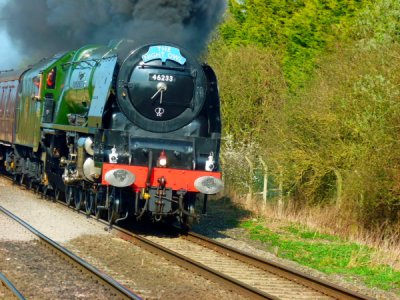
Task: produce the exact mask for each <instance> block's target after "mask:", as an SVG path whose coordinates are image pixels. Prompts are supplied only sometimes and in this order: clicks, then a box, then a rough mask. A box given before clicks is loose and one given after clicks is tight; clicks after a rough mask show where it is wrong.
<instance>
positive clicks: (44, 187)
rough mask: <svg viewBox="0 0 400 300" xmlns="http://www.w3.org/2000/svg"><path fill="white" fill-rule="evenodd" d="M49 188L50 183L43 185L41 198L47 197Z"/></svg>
mask: <svg viewBox="0 0 400 300" xmlns="http://www.w3.org/2000/svg"><path fill="white" fill-rule="evenodd" d="M48 190H49V186H48V185H44V186H43V190H42V194H41V195H40V198H42V199H47V191H48Z"/></svg>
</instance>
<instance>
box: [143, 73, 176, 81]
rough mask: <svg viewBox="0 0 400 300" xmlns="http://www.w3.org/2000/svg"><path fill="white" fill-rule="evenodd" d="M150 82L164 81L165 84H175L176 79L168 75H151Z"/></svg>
mask: <svg viewBox="0 0 400 300" xmlns="http://www.w3.org/2000/svg"><path fill="white" fill-rule="evenodd" d="M149 80H150V81H163V82H175V81H176V77H175V76H173V75H166V74H149Z"/></svg>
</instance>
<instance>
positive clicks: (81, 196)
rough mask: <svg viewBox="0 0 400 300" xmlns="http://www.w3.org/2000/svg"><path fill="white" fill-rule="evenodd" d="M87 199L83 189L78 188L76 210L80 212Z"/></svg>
mask: <svg viewBox="0 0 400 300" xmlns="http://www.w3.org/2000/svg"><path fill="white" fill-rule="evenodd" d="M84 197H85V191H84V190H83V189H82V188H77V190H76V197H75V209H76V210H78V211H79V210H80V209H81V208H82V204H83V201H84Z"/></svg>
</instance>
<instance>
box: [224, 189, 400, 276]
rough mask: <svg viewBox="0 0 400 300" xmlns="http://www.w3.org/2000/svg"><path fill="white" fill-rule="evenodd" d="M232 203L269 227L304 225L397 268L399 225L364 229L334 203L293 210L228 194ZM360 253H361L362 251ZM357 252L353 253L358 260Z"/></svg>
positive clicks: (377, 262) (375, 261)
mask: <svg viewBox="0 0 400 300" xmlns="http://www.w3.org/2000/svg"><path fill="white" fill-rule="evenodd" d="M231 199H232V201H233V202H234V203H236V204H238V205H240V206H241V207H243V208H245V209H247V210H249V211H252V212H253V213H254V214H255V215H256V216H258V217H261V218H265V219H266V222H267V224H266V225H267V226H268V227H270V228H271V227H275V228H277V227H282V226H284V225H288V224H290V223H297V224H301V225H304V226H306V227H308V228H310V229H313V230H316V231H318V232H321V233H326V234H332V235H336V236H339V237H340V238H342V239H346V240H349V241H351V242H355V243H358V244H362V245H365V246H367V247H370V248H372V249H373V253H374V254H373V255H372V260H371V263H372V264H375V265H388V266H390V267H392V268H393V269H394V270H396V271H398V270H400V246H399V245H400V233H399V231H398V230H397V229H398V228H399V227H400V224H398V225H396V226H393V225H392V226H389V225H388V224H386V225H382V226H380V227H376V228H372V229H365V228H363V227H361V226H359V224H358V223H357V222H356V221H354V219H353V218H351V217H346V216H344V215H343V214H342V212H341V211H340V210H339V209H337V208H336V207H334V206H325V207H307V208H302V209H300V210H299V209H295V208H294V207H293V205H291V203H290V201H289V202H287V203H285V204H283V203H281V204H279V203H278V202H277V203H267V204H266V205H265V204H263V202H262V201H261V200H259V199H256V198H255V197H248V196H239V195H237V194H236V195H231ZM360 255H363V254H362V253H361V254H360ZM357 256H358V254H355V255H354V259H355V260H357Z"/></svg>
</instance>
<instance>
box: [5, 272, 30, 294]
mask: <svg viewBox="0 0 400 300" xmlns="http://www.w3.org/2000/svg"><path fill="white" fill-rule="evenodd" d="M0 299H16V300H25V297H24V296H23V295H22V294H21V293H20V292H19V291H18V290H17V289H16V288H15V286H14V285H13V284H12V283H11V281H9V280H8V279H7V277H6V276H5V275H4V274H3V273H1V272H0Z"/></svg>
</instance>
